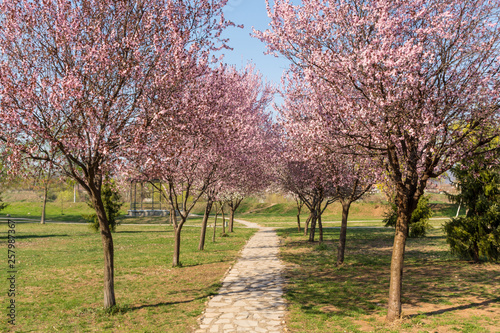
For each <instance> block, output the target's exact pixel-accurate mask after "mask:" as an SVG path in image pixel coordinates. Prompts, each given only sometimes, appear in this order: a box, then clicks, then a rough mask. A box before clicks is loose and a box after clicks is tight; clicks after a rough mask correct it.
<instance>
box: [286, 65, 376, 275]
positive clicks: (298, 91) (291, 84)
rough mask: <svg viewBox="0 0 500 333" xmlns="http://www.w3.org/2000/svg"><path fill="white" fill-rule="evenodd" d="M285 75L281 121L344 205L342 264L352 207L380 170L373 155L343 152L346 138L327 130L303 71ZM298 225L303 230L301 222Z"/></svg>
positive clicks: (333, 198)
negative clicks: (318, 168)
mask: <svg viewBox="0 0 500 333" xmlns="http://www.w3.org/2000/svg"><path fill="white" fill-rule="evenodd" d="M293 69H295V70H293ZM285 78H286V81H285V84H284V86H285V95H284V103H283V106H282V107H281V108H280V109H279V112H280V120H281V121H280V123H281V124H282V126H283V128H284V129H285V133H286V136H287V137H288V138H289V139H290V140H291V141H292V142H293V146H294V147H295V149H297V148H298V151H300V152H302V154H303V156H304V157H305V158H306V159H308V160H310V161H311V162H310V163H316V164H318V163H319V165H320V170H321V173H322V175H323V177H324V178H323V179H324V180H323V181H324V182H327V183H329V184H330V186H331V189H330V191H329V196H330V197H329V202H333V201H339V202H340V203H341V205H342V222H341V227H340V236H339V243H338V251H337V265H341V264H343V262H344V253H345V245H346V238H347V237H346V236H347V220H348V216H349V209H350V207H351V204H352V203H353V202H355V201H357V200H359V199H360V198H361V197H362V196H363V195H364V194H365V193H366V192H367V191H368V190H369V189H370V188H371V187H372V184H373V183H374V182H375V181H376V180H377V178H379V177H377V174H378V173H379V170H377V169H376V168H373V162H374V161H373V159H372V158H371V157H370V156H364V155H362V154H346V153H345V152H343V150H344V149H343V148H344V141H343V140H341V138H338V137H333V138H332V136H331V135H328V134H327V132H325V131H324V130H323V128H324V127H325V126H326V125H327V124H324V123H323V119H322V118H320V117H318V116H317V115H316V113H315V110H316V109H317V108H320V107H321V105H320V104H319V103H318V100H317V99H316V98H315V95H314V90H313V89H312V87H310V86H309V85H308V83H307V80H304V79H303V77H302V75H301V73H300V70H299V71H297V70H296V68H293V67H292V70H290V71H289V73H288V75H286V76H285ZM295 197H296V202H297V206H298V207H300V204H301V203H302V202H303V201H302V200H301V198H300V196H297V195H295ZM327 202H328V201H327ZM299 209H300V208H299ZM299 213H300V210H299ZM297 218H299V216H297ZM298 221H299V220H298ZM298 225H299V231H300V222H298ZM306 228H307V227H306ZM306 231H307V230H306Z"/></svg>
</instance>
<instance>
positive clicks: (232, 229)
mask: <svg viewBox="0 0 500 333" xmlns="http://www.w3.org/2000/svg"><path fill="white" fill-rule="evenodd" d="M234 211H235V210H234V209H233V207H231V213H230V214H229V232H234Z"/></svg>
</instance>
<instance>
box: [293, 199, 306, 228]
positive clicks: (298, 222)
mask: <svg viewBox="0 0 500 333" xmlns="http://www.w3.org/2000/svg"><path fill="white" fill-rule="evenodd" d="M295 202H296V203H297V229H298V231H299V232H300V212H301V211H302V206H303V205H304V203H303V202H302V201H300V200H298V199H295Z"/></svg>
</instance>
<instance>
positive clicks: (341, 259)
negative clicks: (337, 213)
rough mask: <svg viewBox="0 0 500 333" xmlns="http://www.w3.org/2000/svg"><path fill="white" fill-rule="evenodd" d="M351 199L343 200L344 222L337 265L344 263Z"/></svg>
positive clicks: (341, 228) (341, 226) (341, 227)
mask: <svg viewBox="0 0 500 333" xmlns="http://www.w3.org/2000/svg"><path fill="white" fill-rule="evenodd" d="M350 207H351V201H346V202H342V224H341V225H340V236H339V247H338V250H337V266H340V265H342V264H343V263H344V254H345V242H346V239H347V217H348V216H349V208H350Z"/></svg>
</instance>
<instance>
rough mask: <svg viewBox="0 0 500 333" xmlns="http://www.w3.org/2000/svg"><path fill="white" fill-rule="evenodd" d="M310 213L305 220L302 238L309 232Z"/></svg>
mask: <svg viewBox="0 0 500 333" xmlns="http://www.w3.org/2000/svg"><path fill="white" fill-rule="evenodd" d="M311 218H312V213H310V214H309V216H308V217H307V220H306V225H305V227H304V236H307V231H308V230H309V222H311Z"/></svg>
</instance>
